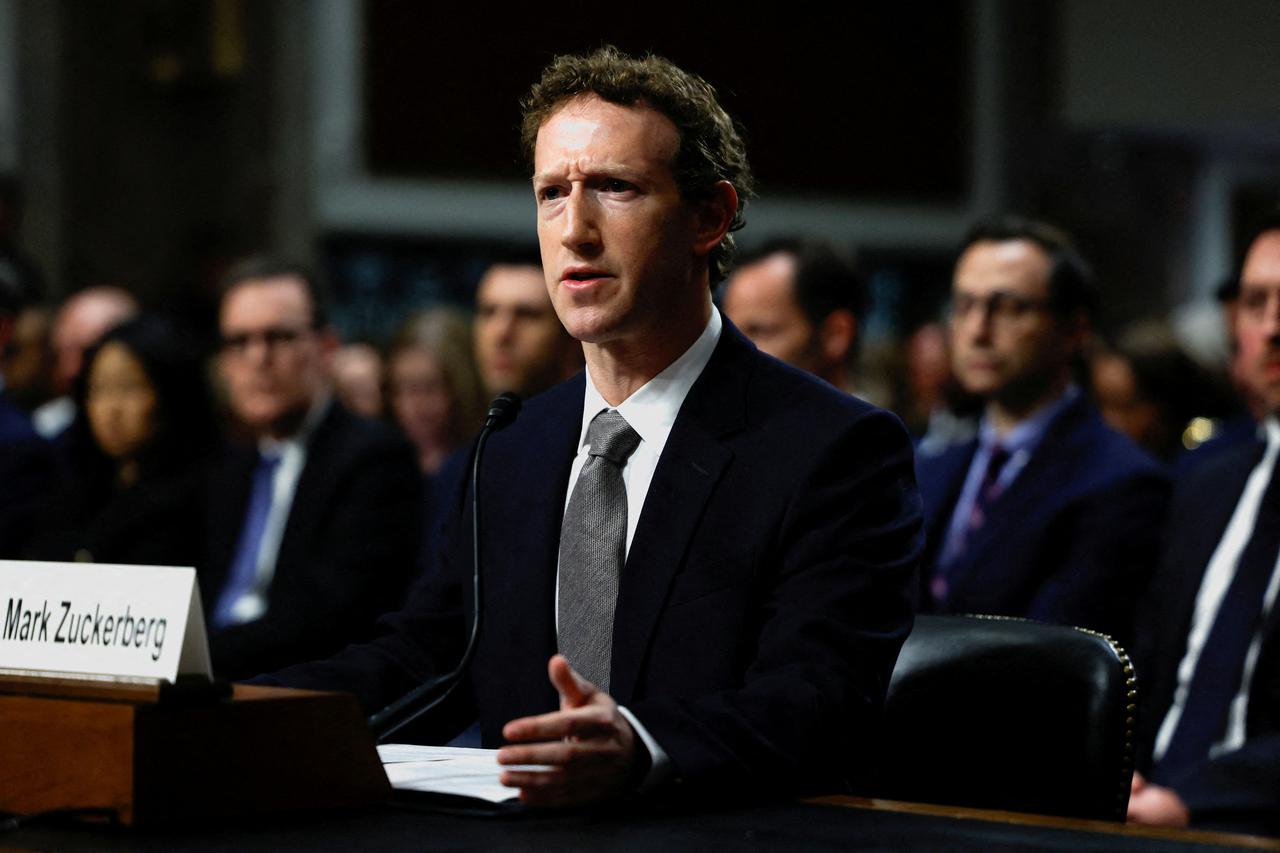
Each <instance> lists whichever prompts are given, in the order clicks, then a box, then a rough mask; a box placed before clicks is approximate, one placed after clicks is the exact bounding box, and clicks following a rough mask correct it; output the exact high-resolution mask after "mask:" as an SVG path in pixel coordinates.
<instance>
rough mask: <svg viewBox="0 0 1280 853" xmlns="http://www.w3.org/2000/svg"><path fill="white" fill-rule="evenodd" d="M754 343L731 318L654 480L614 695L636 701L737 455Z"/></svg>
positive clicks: (626, 597) (630, 561)
mask: <svg viewBox="0 0 1280 853" xmlns="http://www.w3.org/2000/svg"><path fill="white" fill-rule="evenodd" d="M750 352H751V345H750V344H748V343H747V342H746V340H745V339H744V338H743V337H742V336H741V334H740V333H739V332H738V331H737V329H735V328H733V326H732V325H731V324H730V323H729V322H728V321H727V320H726V321H725V324H724V329H723V331H722V332H721V334H720V341H719V343H718V344H717V345H716V350H715V352H714V353H713V354H712V357H711V360H710V361H709V362H708V363H707V367H706V369H704V370H703V371H702V375H701V376H700V377H698V380H697V381H696V382H695V383H694V385H693V387H692V388H691V389H690V390H689V396H688V397H686V398H685V401H684V404H683V405H682V406H681V408H680V413H679V415H678V416H677V417H676V420H675V423H674V425H673V426H672V428H671V434H670V436H668V438H667V444H666V446H665V447H664V448H663V451H662V457H661V458H660V459H659V461H658V467H657V468H656V469H655V471H654V474H653V481H652V482H651V483H650V485H649V492H648V494H647V495H646V497H645V501H644V509H643V510H642V512H641V515H640V520H639V522H638V523H637V525H636V533H635V538H634V539H633V540H632V543H631V549H630V551H629V552H628V554H627V562H626V565H625V566H624V567H623V570H622V578H621V579H620V582H619V586H618V605H617V609H616V611H615V615H614V627H613V658H612V667H611V668H612V673H613V674H612V676H611V679H610V685H609V687H610V693H611V694H613V696H614V698H615V699H617V700H618V701H619V702H621V703H626V702H629V701H631V699H632V697H633V695H634V692H635V687H636V682H637V679H638V678H639V674H640V671H641V669H642V667H643V664H644V658H645V654H646V652H647V650H648V647H649V641H650V638H651V637H652V635H653V631H654V628H655V626H656V625H657V622H658V617H659V615H660V614H661V612H662V605H663V602H664V601H665V600H666V597H667V591H668V589H669V588H670V586H671V581H672V579H673V578H674V577H675V575H676V572H677V570H678V569H679V568H680V566H681V565H682V563H683V560H684V555H685V552H686V551H687V550H688V547H689V543H690V541H691V540H692V538H693V535H694V533H695V531H696V530H697V529H698V525H699V523H700V521H701V519H702V514H703V508H704V507H705V506H706V503H707V501H708V500H709V499H710V497H711V495H712V493H713V492H714V491H715V487H716V484H717V483H718V482H719V480H720V475H721V474H722V473H723V472H724V469H725V467H726V466H728V465H729V463H730V461H731V460H732V459H733V452H732V451H731V450H730V449H729V448H728V447H727V446H726V445H725V444H724V443H723V442H722V441H721V439H722V437H723V436H725V435H726V434H728V433H730V432H733V431H734V430H736V429H740V428H741V426H742V423H743V421H744V414H745V395H746V386H747V382H748V381H749V379H750V373H751V362H750V358H749V356H750Z"/></svg>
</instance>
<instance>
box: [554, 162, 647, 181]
mask: <svg viewBox="0 0 1280 853" xmlns="http://www.w3.org/2000/svg"><path fill="white" fill-rule="evenodd" d="M643 172H644V169H642V168H637V167H636V166H628V165H627V164H625V163H600V164H597V165H595V166H591V167H590V168H588V169H587V170H586V171H584V172H583V173H582V174H583V176H584V177H586V178H587V179H591V178H606V177H616V178H625V179H627V180H635V179H637V178H639V177H640V175H641V174H642V173H643ZM563 179H564V170H563V169H554V170H546V171H542V172H536V173H534V175H533V177H532V178H531V179H530V180H531V181H532V182H533V183H534V184H537V183H539V182H542V183H546V182H553V181H557V180H563Z"/></svg>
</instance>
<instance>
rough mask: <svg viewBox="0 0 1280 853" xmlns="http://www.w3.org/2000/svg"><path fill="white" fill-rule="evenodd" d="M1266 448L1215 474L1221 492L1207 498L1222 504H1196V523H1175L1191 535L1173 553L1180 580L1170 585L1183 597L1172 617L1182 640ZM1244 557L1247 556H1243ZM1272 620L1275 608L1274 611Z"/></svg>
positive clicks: (1250, 451) (1251, 450)
mask: <svg viewBox="0 0 1280 853" xmlns="http://www.w3.org/2000/svg"><path fill="white" fill-rule="evenodd" d="M1264 450H1265V448H1264V447H1263V445H1262V444H1261V443H1258V444H1257V445H1255V446H1254V447H1251V448H1248V450H1247V451H1246V450H1242V451H1241V452H1240V453H1239V454H1236V455H1235V456H1234V458H1232V459H1229V460H1225V459H1224V460H1223V462H1222V466H1221V468H1220V469H1219V470H1218V471H1216V472H1215V473H1214V474H1213V478H1212V479H1213V481H1214V482H1215V483H1216V484H1220V485H1221V487H1222V488H1221V490H1219V489H1217V488H1205V489H1204V493H1205V494H1219V495H1221V496H1222V497H1221V499H1220V500H1206V501H1199V502H1197V504H1196V507H1195V512H1196V517H1195V518H1193V519H1183V520H1182V521H1179V520H1178V519H1173V522H1174V523H1177V524H1182V525H1185V529H1186V530H1187V531H1188V532H1189V533H1190V537H1189V541H1188V539H1181V540H1180V541H1181V542H1182V543H1183V545H1182V547H1180V548H1179V549H1178V550H1177V552H1176V553H1170V554H1168V555H1167V556H1168V557H1169V562H1171V563H1172V564H1173V566H1174V571H1176V573H1177V574H1176V576H1173V577H1170V578H1169V579H1168V583H1169V585H1170V587H1171V588H1172V589H1175V590H1177V591H1178V593H1179V596H1178V598H1177V599H1176V601H1175V602H1174V604H1173V607H1172V608H1171V611H1170V614H1169V615H1170V616H1171V617H1173V619H1172V624H1174V625H1177V626H1178V628H1179V630H1180V632H1181V636H1182V637H1184V638H1185V637H1186V634H1187V631H1188V630H1189V628H1190V625H1191V614H1192V610H1193V609H1194V608H1195V601H1196V598H1197V596H1198V595H1199V593H1200V584H1201V582H1202V581H1203V580H1204V573H1205V571H1206V570H1207V569H1208V567H1209V560H1210V559H1211V558H1212V557H1213V552H1214V551H1216V550H1217V548H1218V544H1219V543H1220V542H1221V541H1222V535H1223V534H1224V533H1225V532H1226V529H1227V525H1228V524H1229V523H1230V522H1231V516H1232V515H1234V514H1235V511H1236V505H1237V504H1239V503H1240V497H1241V496H1242V495H1243V494H1244V487H1245V484H1246V482H1247V481H1248V479H1249V474H1250V472H1252V471H1253V469H1254V467H1255V466H1256V465H1257V464H1258V462H1259V461H1261V459H1262V454H1263V452H1264ZM1241 553H1242V554H1243V552H1241ZM1271 615H1272V617H1273V618H1274V615H1275V608H1274V607H1273V608H1272V614H1271Z"/></svg>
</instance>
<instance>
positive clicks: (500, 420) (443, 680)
mask: <svg viewBox="0 0 1280 853" xmlns="http://www.w3.org/2000/svg"><path fill="white" fill-rule="evenodd" d="M520 406H521V401H520V396H519V395H518V394H516V393H514V392H512V391H504V392H503V393H501V394H499V395H498V396H497V397H495V398H494V399H493V402H492V403H490V404H489V411H488V412H487V413H486V414H485V418H484V426H482V427H481V428H480V436H479V437H478V438H477V439H476V453H475V457H474V458H473V459H472V463H471V537H472V542H471V546H472V554H473V564H472V575H471V590H472V596H471V597H472V604H471V635H470V636H469V637H468V638H467V647H466V650H465V651H463V653H462V658H461V660H459V661H458V665H457V666H456V667H454V669H453V670H452V671H451V672H448V673H445V674H444V675H439V676H436V677H435V678H431V679H428V680H427V681H425V682H423V683H422V684H419V685H418V686H417V687H415V688H414V689H413V690H410V691H409V692H408V693H406V694H405V695H403V696H401V697H400V698H399V699H397V700H396V701H394V702H392V703H391V704H390V705H388V706H387V707H385V708H383V709H382V710H381V711H379V712H378V713H376V714H374V715H373V716H371V717H369V720H368V723H369V729H370V730H371V731H372V732H373V736H374V739H375V740H377V741H379V742H381V741H384V740H386V739H387V738H388V737H390V736H391V735H392V734H394V733H395V732H397V731H399V730H400V729H401V728H403V727H404V726H406V725H408V724H409V723H411V722H413V721H414V720H416V719H418V717H421V716H422V715H423V714H425V713H427V712H428V711H430V710H431V709H432V708H435V707H436V706H437V705H439V704H440V703H442V702H443V701H444V700H445V699H447V698H448V697H449V694H451V693H453V691H454V688H456V687H457V686H458V685H459V684H460V683H461V682H462V676H463V675H464V674H465V673H466V671H467V667H468V666H470V665H471V658H472V657H474V656H475V651H476V642H477V640H478V639H479V637H480V617H481V615H482V614H483V613H484V609H483V608H482V607H481V605H480V594H481V591H482V586H481V579H482V577H483V573H482V572H481V570H480V460H481V458H482V457H483V456H484V448H485V445H486V444H487V443H488V442H489V436H490V435H492V434H493V433H495V432H497V431H498V430H500V429H503V428H504V427H507V426H510V425H511V424H512V423H513V422H514V421H515V419H516V416H517V415H519V414H520Z"/></svg>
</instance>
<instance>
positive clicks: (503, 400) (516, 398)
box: [484, 391, 522, 430]
mask: <svg viewBox="0 0 1280 853" xmlns="http://www.w3.org/2000/svg"><path fill="white" fill-rule="evenodd" d="M521 405H522V403H521V400H520V395H519V394H517V393H515V392H514V391H503V392H502V393H501V394H499V395H498V396H496V397H494V398H493V402H492V403H490V404H489V411H488V412H487V413H486V414H485V416H484V428H485V429H493V430H498V429H502V428H503V427H505V426H510V425H511V423H512V422H513V421H514V420H515V419H516V415H518V414H520V406H521Z"/></svg>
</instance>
